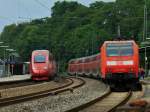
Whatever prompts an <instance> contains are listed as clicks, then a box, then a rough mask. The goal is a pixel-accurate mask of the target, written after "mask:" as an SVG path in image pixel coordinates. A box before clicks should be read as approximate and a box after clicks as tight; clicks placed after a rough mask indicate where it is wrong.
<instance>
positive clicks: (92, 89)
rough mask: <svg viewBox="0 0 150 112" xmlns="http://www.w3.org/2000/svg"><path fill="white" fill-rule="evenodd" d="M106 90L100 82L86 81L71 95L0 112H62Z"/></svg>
mask: <svg viewBox="0 0 150 112" xmlns="http://www.w3.org/2000/svg"><path fill="white" fill-rule="evenodd" d="M106 89H107V87H106V86H105V85H104V84H103V83H101V82H100V81H97V80H93V79H86V85H84V86H82V87H80V88H78V89H75V90H74V92H73V93H70V92H66V93H65V94H64V93H63V94H61V95H56V96H49V97H45V98H41V99H37V100H33V101H27V102H23V103H19V104H14V105H10V106H7V107H3V108H0V112H64V111H66V110H68V109H71V108H73V107H76V106H78V105H80V104H83V103H85V102H87V101H90V100H92V99H94V98H96V97H98V96H100V95H102V94H104V92H105V91H106Z"/></svg>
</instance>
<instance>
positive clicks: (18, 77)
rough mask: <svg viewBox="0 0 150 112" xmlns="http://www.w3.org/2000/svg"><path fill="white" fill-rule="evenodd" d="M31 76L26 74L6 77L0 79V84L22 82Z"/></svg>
mask: <svg viewBox="0 0 150 112" xmlns="http://www.w3.org/2000/svg"><path fill="white" fill-rule="evenodd" d="M30 79H31V75H30V74H26V75H12V76H8V77H1V78H0V83H5V82H16V81H23V80H30Z"/></svg>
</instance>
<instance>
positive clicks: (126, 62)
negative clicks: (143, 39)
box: [101, 41, 139, 86]
mask: <svg viewBox="0 0 150 112" xmlns="http://www.w3.org/2000/svg"><path fill="white" fill-rule="evenodd" d="M101 66H102V68H101V78H102V79H103V80H105V81H107V83H109V84H110V85H111V86H117V85H118V84H123V83H126V85H127V86H131V85H133V86H135V84H136V83H138V82H139V72H138V68H139V48H138V45H137V44H136V43H135V42H134V41H106V42H104V44H103V45H102V47H101ZM118 82H119V83H118ZM127 82H128V83H127Z"/></svg>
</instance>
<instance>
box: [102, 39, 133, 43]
mask: <svg viewBox="0 0 150 112" xmlns="http://www.w3.org/2000/svg"><path fill="white" fill-rule="evenodd" d="M104 43H106V44H107V43H135V41H134V40H120V41H105V42H104Z"/></svg>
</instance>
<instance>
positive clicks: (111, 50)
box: [106, 43, 133, 56]
mask: <svg viewBox="0 0 150 112" xmlns="http://www.w3.org/2000/svg"><path fill="white" fill-rule="evenodd" d="M106 53H107V56H132V55H133V44H132V43H109V44H107V45H106Z"/></svg>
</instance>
